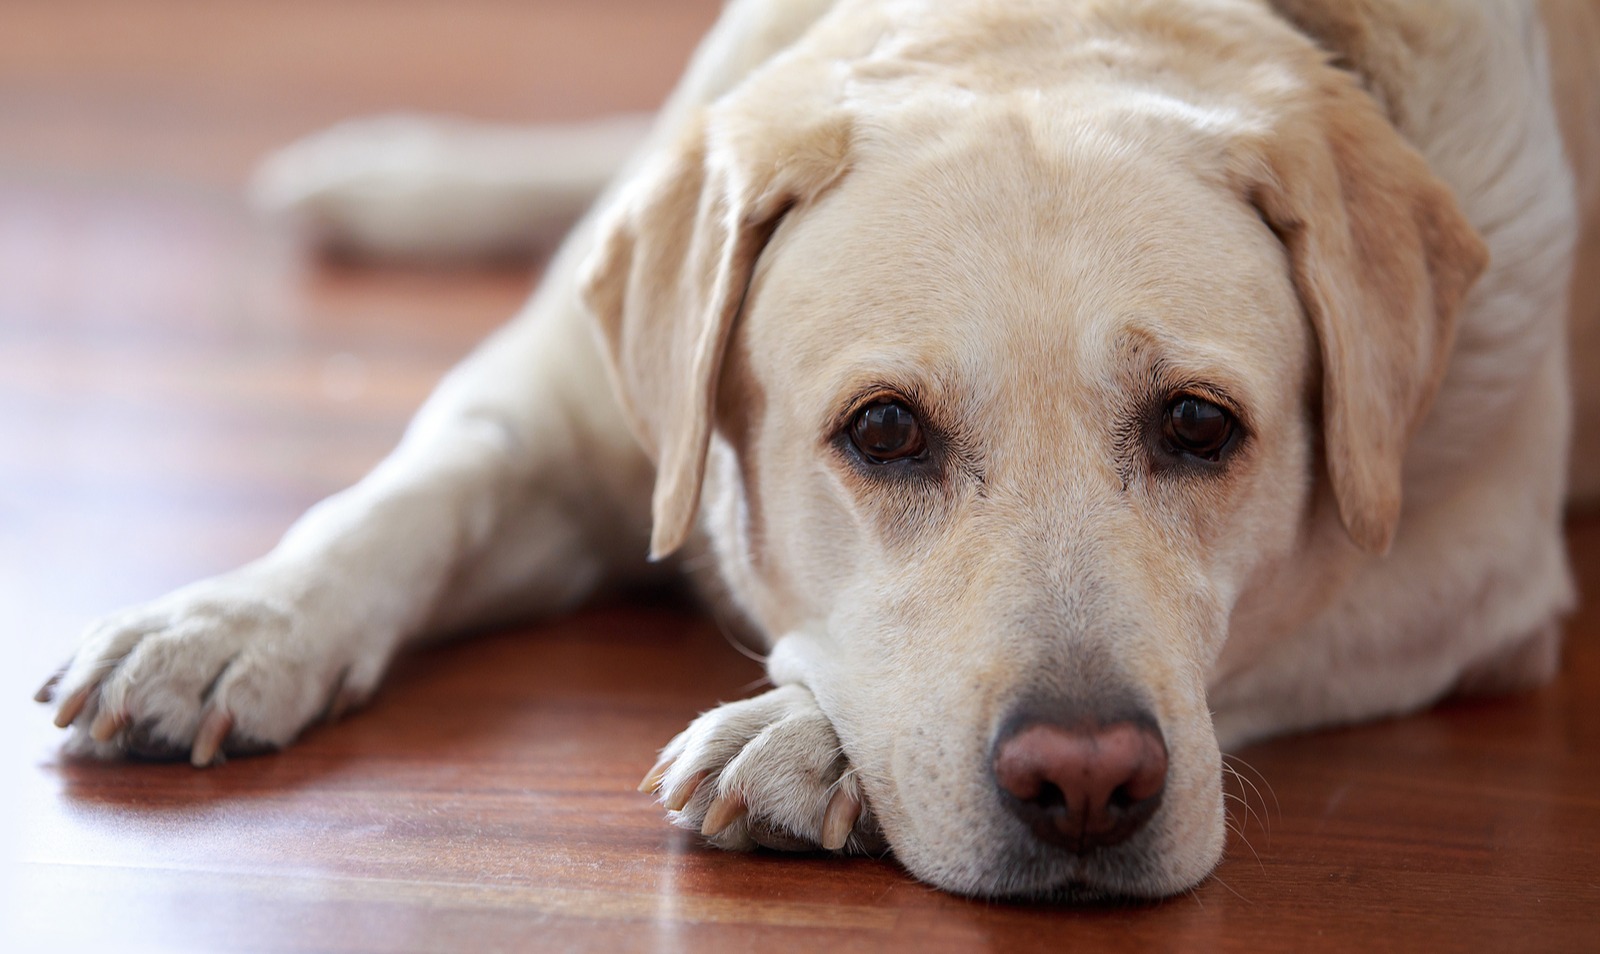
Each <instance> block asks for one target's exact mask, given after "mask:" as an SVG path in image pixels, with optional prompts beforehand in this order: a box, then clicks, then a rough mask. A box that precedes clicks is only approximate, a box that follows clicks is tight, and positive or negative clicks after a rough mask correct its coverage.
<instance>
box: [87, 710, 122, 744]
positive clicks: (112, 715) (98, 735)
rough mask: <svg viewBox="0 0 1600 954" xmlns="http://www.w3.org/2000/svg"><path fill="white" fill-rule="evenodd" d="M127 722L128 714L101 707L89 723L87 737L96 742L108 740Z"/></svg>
mask: <svg viewBox="0 0 1600 954" xmlns="http://www.w3.org/2000/svg"><path fill="white" fill-rule="evenodd" d="M127 724H128V714H127V713H125V712H113V711H111V710H109V709H103V710H101V711H100V713H99V714H98V715H96V716H95V717H94V721H93V722H91V723H90V724H89V737H90V738H91V739H94V740H95V741H96V742H109V741H111V738H112V736H114V735H116V734H117V733H118V732H121V731H122V730H123V728H125V727H126V726H127Z"/></svg>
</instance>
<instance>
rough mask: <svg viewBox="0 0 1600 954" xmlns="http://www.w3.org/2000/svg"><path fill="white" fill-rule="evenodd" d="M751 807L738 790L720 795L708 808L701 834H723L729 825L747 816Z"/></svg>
mask: <svg viewBox="0 0 1600 954" xmlns="http://www.w3.org/2000/svg"><path fill="white" fill-rule="evenodd" d="M747 811H749V809H748V808H747V807H746V806H745V803H744V799H743V798H740V797H739V794H738V793H737V792H729V793H728V794H726V795H718V796H717V797H716V798H714V799H712V800H711V805H710V806H709V807H708V808H707V809H706V819H705V821H703V822H701V824H700V834H702V835H704V836H706V837H707V838H710V837H712V836H713V835H718V834H721V833H722V832H723V831H725V830H726V829H727V828H728V826H729V825H732V824H733V823H734V822H736V821H738V820H739V819H741V818H743V817H744V816H745V813H746V812H747Z"/></svg>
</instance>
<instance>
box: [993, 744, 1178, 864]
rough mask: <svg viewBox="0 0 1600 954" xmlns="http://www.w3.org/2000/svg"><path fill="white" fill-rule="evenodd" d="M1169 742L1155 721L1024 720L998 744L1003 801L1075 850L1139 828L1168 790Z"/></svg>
mask: <svg viewBox="0 0 1600 954" xmlns="http://www.w3.org/2000/svg"><path fill="white" fill-rule="evenodd" d="M1166 775H1167V750H1166V743H1165V741H1164V740H1163V739H1162V737H1161V733H1160V730H1158V729H1156V728H1155V726H1154V724H1153V721H1150V720H1143V719H1141V720H1138V721H1118V722H1112V723H1110V724H1104V725H1101V724H1093V723H1089V724H1081V725H1076V726H1065V725H1060V724H1057V723H1054V722H1044V721H1034V722H1024V723H1023V724H1021V725H1018V726H1017V727H1016V728H1014V729H1013V730H1012V731H1011V732H1010V733H1009V734H1008V735H1006V736H1005V737H1003V738H1002V739H1001V740H1000V743H999V744H998V745H997V746H996V747H995V760H994V777H995V782H996V784H997V785H998V786H999V788H1000V790H1001V792H1002V793H1003V794H1002V800H1003V801H1004V802H1005V804H1006V806H1007V807H1008V808H1009V809H1010V811H1011V812H1012V814H1014V815H1016V816H1017V818H1018V819H1020V820H1021V821H1023V822H1024V823H1025V824H1027V825H1028V827H1029V828H1030V829H1031V830H1032V831H1033V833H1034V834H1035V835H1036V836H1037V837H1038V838H1039V839H1040V840H1042V841H1046V842H1049V843H1051V844H1055V845H1059V846H1061V847H1064V848H1067V849H1069V850H1071V851H1085V850H1087V849H1089V848H1095V847H1103V846H1107V845H1114V844H1117V843H1119V842H1122V841H1125V840H1127V839H1128V838H1129V837H1130V836H1132V835H1133V833H1134V832H1136V831H1138V830H1139V828H1140V827H1142V826H1143V825H1144V824H1145V822H1147V821H1148V820H1149V819H1150V817H1151V816H1152V815H1154V814H1155V812H1156V809H1157V808H1158V807H1159V806H1160V802H1161V794H1162V792H1163V791H1164V790H1165V788H1166Z"/></svg>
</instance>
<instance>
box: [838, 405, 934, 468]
mask: <svg viewBox="0 0 1600 954" xmlns="http://www.w3.org/2000/svg"><path fill="white" fill-rule="evenodd" d="M850 442H851V443H852V444H854V445H855V446H856V450H858V451H860V452H861V454H862V456H864V457H866V458H867V459H868V460H870V461H872V462H873V463H875V464H887V463H889V462H890V461H894V460H904V459H906V458H908V457H915V456H917V455H918V454H921V453H922V451H923V449H924V448H925V447H926V443H925V442H924V441H923V438H922V425H920V424H918V423H917V416H916V415H915V414H912V413H911V409H910V408H908V407H906V406H905V405H904V404H901V403H900V402H899V401H879V402H877V403H876V404H869V405H867V406H866V407H864V408H862V409H861V410H860V411H859V412H858V413H857V414H856V417H855V420H853V421H851V422H850Z"/></svg>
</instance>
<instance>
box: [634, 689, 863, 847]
mask: <svg viewBox="0 0 1600 954" xmlns="http://www.w3.org/2000/svg"><path fill="white" fill-rule="evenodd" d="M641 788H642V789H644V790H645V791H650V792H655V793H656V794H658V795H659V796H660V798H661V803H662V804H663V805H665V806H666V808H667V810H668V811H669V812H670V813H671V818H672V822H673V824H675V825H677V826H679V827H681V828H688V829H691V830H694V831H698V832H700V833H701V834H703V835H704V836H705V837H706V838H707V840H709V841H710V842H711V843H712V844H714V845H717V846H718V847H721V848H728V849H732V850H748V849H751V848H755V847H757V846H761V847H766V848H774V849H777V850H780V851H816V850H827V851H841V852H858V853H859V852H870V851H875V850H878V849H880V848H881V847H882V844H883V839H882V836H881V835H880V834H879V833H878V829H877V824H876V822H875V821H874V819H873V817H872V812H871V810H870V808H869V807H868V805H867V801H866V798H865V796H864V795H863V793H862V791H861V786H860V784H859V781H858V779H857V778H856V775H855V772H854V770H853V769H852V768H851V767H850V764H849V761H848V760H847V759H846V758H845V756H844V753H843V751H842V750H841V748H840V746H839V737H838V736H837V735H836V734H835V733H834V730H833V724H832V723H831V722H829V721H828V717H827V716H825V715H823V714H822V710H821V709H819V708H818V707H817V703H816V700H815V699H814V698H813V697H812V695H811V693H810V691H808V690H806V689H804V688H803V687H800V686H784V687H781V688H778V689H774V690H772V691H771V692H768V693H765V694H763V695H760V696H757V697H755V698H753V699H745V700H743V701H740V702H733V703H728V704H726V705H723V706H718V707H717V708H715V709H712V710H711V711H710V712H707V713H705V714H704V715H702V716H700V718H698V719H696V720H695V721H694V722H693V723H692V724H691V725H690V726H689V728H687V729H685V730H684V731H683V732H682V733H680V734H679V735H678V736H677V738H675V739H673V740H672V741H671V742H670V743H668V744H667V747H666V748H665V749H664V750H662V753H661V760H660V761H659V762H658V763H657V765H656V767H655V768H654V769H653V770H652V771H651V772H650V774H649V775H648V776H646V778H645V781H644V783H643V785H642V786H641Z"/></svg>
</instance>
